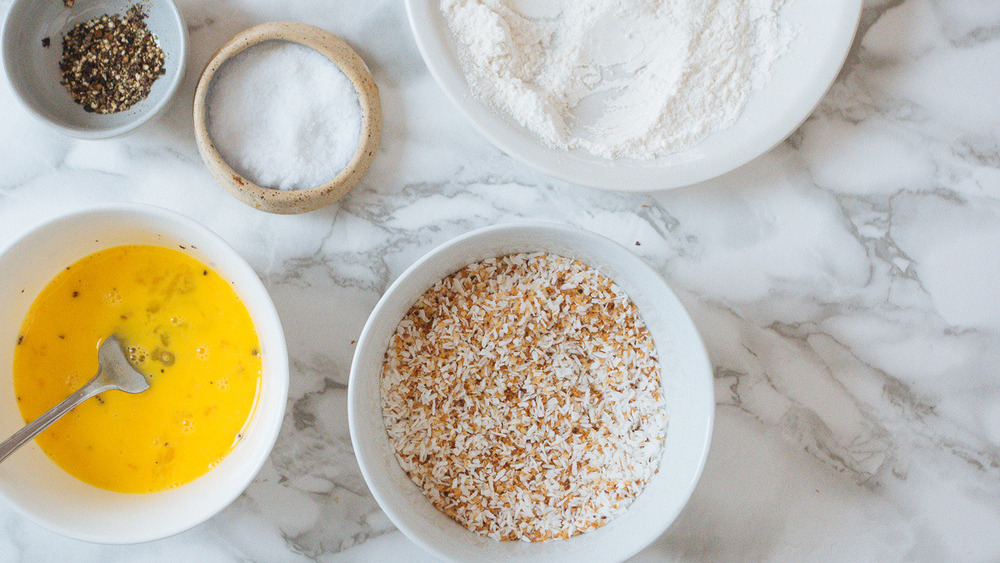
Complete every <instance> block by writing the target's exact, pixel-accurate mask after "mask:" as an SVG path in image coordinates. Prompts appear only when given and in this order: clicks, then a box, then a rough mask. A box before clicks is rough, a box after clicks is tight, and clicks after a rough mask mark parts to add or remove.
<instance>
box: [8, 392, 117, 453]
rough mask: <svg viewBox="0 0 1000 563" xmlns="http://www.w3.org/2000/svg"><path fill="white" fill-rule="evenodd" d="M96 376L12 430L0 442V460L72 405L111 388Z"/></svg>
mask: <svg viewBox="0 0 1000 563" xmlns="http://www.w3.org/2000/svg"><path fill="white" fill-rule="evenodd" d="M98 377H100V374H98V375H96V376H94V378H93V379H91V380H90V381H88V382H87V384H86V385H84V386H83V387H81V388H79V389H77V390H76V391H75V392H74V393H73V394H72V395H70V396H69V397H66V398H65V399H63V400H62V401H60V402H59V404H58V405H56V406H54V407H52V408H51V409H49V410H47V411H45V412H44V413H43V414H42V415H41V416H39V417H38V418H36V419H35V420H32V421H31V422H29V423H28V424H27V426H25V427H24V428H22V429H20V430H18V431H17V432H14V434H13V435H11V437H10V438H7V439H6V440H4V441H3V442H0V462H2V461H3V460H5V459H7V456H9V455H10V454H12V453H14V450H16V449H18V448H20V447H21V446H23V445H24V444H26V443H27V442H28V441H30V440H31V439H32V438H34V437H35V436H37V435H38V434H39V433H41V432H42V430H45V429H46V428H48V427H49V426H50V425H51V424H52V423H53V422H55V421H57V420H59V419H60V418H61V417H62V416H63V415H64V414H66V413H68V412H69V411H71V410H73V407H75V406H77V405H79V404H80V403H82V402H84V401H86V400H87V399H89V398H91V397H93V396H94V395H97V394H99V393H103V392H104V391H107V390H108V389H112V387H111V386H110V385H107V384H105V383H102V382H99V381H98V380H97V379H98Z"/></svg>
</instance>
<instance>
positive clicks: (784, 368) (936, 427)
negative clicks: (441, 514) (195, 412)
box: [0, 0, 1000, 562]
mask: <svg viewBox="0 0 1000 563" xmlns="http://www.w3.org/2000/svg"><path fill="white" fill-rule="evenodd" d="M9 4H10V1H9V0H0V9H2V10H4V11H6V9H7V8H8V6H9ZM180 5H181V8H182V10H183V12H184V15H185V18H186V20H187V22H188V26H189V31H190V34H191V45H192V53H191V58H190V59H189V65H190V66H189V72H188V74H187V76H186V78H185V81H184V83H183V85H182V87H181V92H180V95H179V96H178V98H177V100H176V101H175V102H174V104H173V105H172V107H171V108H170V109H169V111H168V112H167V113H166V115H165V116H164V117H163V118H162V119H160V120H158V121H157V122H155V123H152V124H149V125H148V126H146V127H143V128H142V129H141V130H139V131H138V132H137V133H135V134H133V135H131V136H128V137H125V138H123V139H118V140H111V141H76V140H70V139H67V138H63V137H60V136H58V135H57V134H55V133H52V132H50V131H48V130H47V129H45V128H44V127H42V126H41V125H39V124H38V123H37V122H35V121H34V120H33V119H32V118H31V117H30V116H28V115H27V114H26V113H25V112H24V111H23V110H22V109H21V108H20V107H18V106H17V105H16V104H15V102H14V99H13V96H12V94H11V92H10V89H9V86H8V85H7V82H6V80H2V81H0V107H4V108H6V109H4V110H3V112H2V114H0V162H2V163H3V164H2V166H0V242H4V243H6V242H9V241H11V240H13V239H14V238H15V237H16V236H18V235H19V234H20V233H22V232H23V231H24V230H26V229H27V228H29V227H31V226H32V225H34V224H37V223H38V222H41V221H43V220H45V219H47V218H49V217H51V216H53V215H54V214H57V213H59V212H65V211H70V210H73V209H76V208H79V207H81V206H85V205H89V204H94V203H99V202H109V201H138V202H145V203H151V204H155V205H160V206H163V207H167V208H170V209H174V210H176V211H179V212H181V213H184V214H186V215H188V216H190V217H192V218H194V219H196V220H198V221H200V222H202V223H204V224H206V225H207V226H209V227H210V228H211V229H213V230H214V231H216V232H218V233H219V234H220V235H221V236H222V237H223V238H225V239H226V240H227V241H229V242H230V243H231V244H232V245H233V246H235V247H236V249H237V250H238V251H239V252H240V253H241V254H242V255H243V256H244V257H246V258H247V260H248V261H249V262H250V263H251V265H252V266H253V267H254V268H255V270H256V271H257V272H258V274H259V275H260V276H261V278H262V279H263V280H264V282H265V285H266V286H267V288H268V290H269V291H270V292H271V295H272V298H273V299H274V302H275V305H276V307H277V309H278V312H279V314H280V316H281V318H282V322H283V323H284V327H285V332H286V336H287V339H288V348H289V354H290V358H291V372H292V373H291V387H290V393H289V399H288V408H287V414H286V418H285V421H284V426H283V428H282V431H281V434H280V435H279V438H278V442H277V444H276V446H275V448H274V451H273V452H272V454H271V456H270V459H269V461H268V463H267V464H266V465H265V467H264V469H263V470H262V472H261V473H260V475H259V476H258V477H257V479H256V480H255V481H254V483H253V484H252V485H251V486H250V487H249V488H248V489H247V491H246V492H245V493H244V494H243V495H242V497H240V498H239V499H238V500H237V501H236V502H235V503H234V504H233V505H231V506H230V507H229V508H227V509H226V510H225V511H223V512H222V513H221V514H219V515H218V516H217V517H215V518H213V519H212V520H210V521H209V522H207V523H205V524H203V525H201V526H198V527H196V528H194V529H192V530H190V531H188V532H185V533H183V534H181V535H179V536H176V537H173V538H168V539H166V540H162V541H159V542H154V543H151V544H145V545H139V546H98V545H91V544H86V543H81V542H76V541H73V540H68V539H64V538H61V537H59V536H57V535H54V534H52V533H50V532H48V531H46V530H44V529H42V528H39V527H37V526H36V525H34V524H32V523H30V522H28V521H26V520H25V519H23V518H21V517H20V516H18V515H17V514H16V513H15V512H14V511H13V509H12V508H10V507H9V506H7V505H5V504H0V560H3V561H21V560H23V561H41V560H59V559H72V560H79V561H106V560H113V559H128V560H141V561H168V560H169V561H174V560H199V561H245V560H253V561H306V560H318V561H331V562H333V561H382V560H396V561H430V560H431V558H430V557H429V556H428V555H426V554H424V553H423V552H422V551H420V550H419V548H417V547H416V546H415V545H413V544H412V543H410V542H409V541H408V540H407V539H406V538H405V537H403V536H402V534H400V533H399V532H397V531H395V529H394V528H393V526H392V524H391V523H390V522H389V520H388V519H387V518H386V516H385V515H384V514H383V513H382V512H381V511H380V510H379V508H378V506H377V504H376V503H375V501H374V499H373V498H372V496H371V495H370V494H369V492H368V490H367V488H366V487H365V484H364V481H363V479H362V477H361V474H360V471H359V469H358V465H357V462H356V461H355V458H354V455H353V451H352V448H351V443H350V436H349V433H348V428H347V420H346V385H347V380H348V372H349V368H350V360H351V355H352V353H353V349H354V343H355V340H356V339H357V336H358V334H359V332H360V330H361V327H362V326H363V324H364V321H365V319H366V318H367V315H368V313H369V312H370V311H371V309H372V308H373V307H374V305H375V303H376V302H377V300H378V298H379V297H380V295H381V294H382V292H383V291H384V290H385V289H386V288H387V287H388V285H389V284H390V283H391V282H392V280H393V279H395V277H396V276H398V275H399V274H400V273H401V272H402V271H403V270H404V269H405V268H406V267H407V266H408V265H409V264H411V263H412V262H413V261H415V260H416V259H417V258H418V257H420V256H421V255H422V254H423V253H425V252H427V251H428V250H430V249H431V248H433V247H434V246H436V245H437V244H440V243H442V242H444V241H446V240H448V239H449V238H451V237H453V236H456V235H459V234H462V233H464V232H467V231H469V230H471V229H474V228H477V227H481V226H485V225H490V224H496V223H503V222H510V221H517V220H521V219H538V220H548V221H555V222H560V223H568V224H573V225H577V226H580V227H583V228H587V229H591V230H594V231H596V232H599V233H601V234H604V235H606V236H609V237H611V238H612V239H614V240H616V241H618V242H620V243H622V244H623V245H625V246H626V247H628V248H629V249H630V250H632V251H633V252H635V253H636V254H637V255H638V256H640V257H641V258H642V259H643V260H645V261H646V262H647V263H648V264H650V265H651V266H653V267H654V268H655V269H657V270H658V271H659V272H660V273H662V274H663V276H664V278H665V279H666V280H667V282H668V283H669V284H670V285H671V286H672V287H673V288H674V289H675V290H676V292H677V293H678V295H679V296H680V298H681V300H682V301H683V303H684V304H685V306H687V307H688V309H689V310H690V312H691V314H692V316H693V318H694V320H695V323H696V324H697V326H698V328H699V330H700V331H701V333H702V335H703V336H704V338H705V341H706V343H707V346H708V349H709V353H710V356H711V359H712V362H713V365H714V373H715V395H716V401H717V410H716V427H715V434H714V438H713V442H712V451H711V454H710V457H709V460H708V465H707V467H706V470H705V473H704V476H703V478H702V480H701V482H700V483H699V485H698V488H697V489H696V491H695V493H694V496H693V497H692V499H691V502H690V504H689V505H688V507H687V508H686V509H685V510H684V512H683V513H682V514H681V516H680V518H679V519H678V520H677V522H676V523H675V524H674V525H673V526H672V527H671V528H670V529H669V530H668V531H667V532H666V533H665V534H664V535H663V536H662V537H661V538H660V539H659V540H658V541H657V542H656V543H654V544H653V545H652V546H651V547H650V548H649V549H647V550H646V551H644V552H643V553H641V554H640V555H638V556H637V557H636V558H635V560H636V561H640V562H647V561H664V560H710V561H717V560H776V561H799V560H819V561H859V560H915V561H942V560H962V561H995V560H998V559H1000V373H998V371H1000V370H998V369H997V367H996V366H997V363H998V359H1000V292H998V291H997V289H996V288H997V280H998V279H1000V104H998V103H997V92H1000V64H998V61H1000V3H997V2H993V1H989V0H968V1H966V0H936V1H932V0H886V1H881V0H873V1H870V2H867V3H866V6H865V11H864V14H863V17H862V22H861V26H860V28H859V32H858V35H857V37H856V39H855V42H854V45H853V47H852V50H851V54H850V56H849V58H848V61H847V63H846V64H845V66H844V69H843V70H842V71H841V73H840V75H839V77H838V79H837V81H836V83H835V84H834V85H833V87H832V88H831V90H830V91H829V93H828V94H827V95H826V96H825V97H824V99H823V101H822V102H821V103H820V105H819V107H818V108H817V109H816V111H815V112H814V113H813V114H812V116H811V117H810V118H809V119H808V120H807V121H806V122H805V123H804V124H803V125H802V126H801V127H800V128H799V129H798V130H797V131H796V132H795V133H794V134H793V135H792V136H791V137H790V138H789V139H788V140H786V141H785V142H784V143H782V144H781V145H779V146H778V147H776V148H775V149H774V150H772V151H771V152H769V153H767V154H765V155H764V156H762V157H760V158H758V159H757V160H755V161H753V162H751V163H750V164H748V165H746V166H744V167H742V168H741V169H738V170H736V171H734V172H732V173H730V174H727V175H725V176H723V177H721V178H718V179H716V180H713V181H710V182H706V183H703V184H701V185H698V186H693V187H690V188H684V189H679V190H673V191H669V192H661V193H654V194H618V193H609V192H600V191H595V190H589V189H584V188H579V187H576V186H571V185H568V184H565V183H563V182H560V181H556V180H552V179H549V178H547V177H545V176H544V175H542V174H539V173H537V172H535V171H533V170H531V169H529V168H527V167H525V166H523V165H521V164H520V163H518V162H516V161H514V160H512V159H511V158H509V157H507V156H506V155H504V154H503V153H501V152H500V151H498V150H497V149H496V148H494V147H493V146H492V145H490V144H489V143H488V142H487V141H485V140H484V139H483V138H482V137H480V136H479V135H478V134H477V133H476V132H475V131H474V130H473V129H472V128H471V127H470V126H469V125H468V124H466V123H465V121H464V120H463V119H462V118H461V116H460V115H459V114H458V112H457V111H456V110H455V109H454V108H453V107H451V105H450V104H449V103H448V102H447V100H446V99H445V98H444V95H443V93H442V92H441V91H440V89H439V88H438V87H437V85H436V84H435V83H434V81H433V80H432V79H431V77H430V75H429V73H428V72H427V70H426V68H425V67H424V65H423V63H422V61H421V59H420V57H419V54H418V53H417V50H416V47H415V45H414V43H413V41H412V39H411V37H410V34H409V30H408V27H407V23H406V18H405V13H404V10H403V7H402V4H401V3H400V2H398V1H394V0H383V1H370V2H360V1H354V0H342V1H338V2H321V1H319V0H307V1H302V2H294V3H286V2H279V1H277V0H265V1H260V2H243V1H232V2H207V3H201V2H194V1H193V0H182V1H181V2H180ZM272 20H298V21H305V22H308V23H312V24H314V25H318V26H320V27H323V28H325V29H327V30H329V31H331V32H333V33H335V34H337V35H340V36H341V37H343V38H344V39H345V40H347V41H348V42H350V43H351V44H352V45H353V46H355V47H356V48H357V50H358V51H359V53H360V54H361V55H362V56H363V57H364V58H365V60H366V61H367V62H368V64H369V65H370V67H371V69H372V71H373V73H374V75H375V79H376V81H377V83H378V84H379V87H380V90H381V94H382V100H383V109H384V115H385V133H384V135H383V140H382V145H381V149H380V152H379V154H378V156H377V158H376V160H375V163H374V164H373V166H372V168H371V170H370V172H369V173H368V175H367V176H366V177H365V178H364V180H363V181H362V182H361V184H360V185H359V186H358V187H357V188H356V189H355V190H354V191H353V192H352V193H351V194H350V195H349V196H348V197H347V198H346V199H344V200H343V201H342V202H340V203H338V204H336V205H334V206H331V207H329V208H326V209H324V210H320V211H317V212H314V213H310V214H307V215H302V216H293V217H278V216H271V215H266V214H263V213H259V212H256V211H253V210H251V209H249V208H247V207H244V206H243V205H241V204H239V203H238V202H236V201H235V200H234V199H232V198H230V197H229V196H228V195H227V194H226V193H225V192H223V191H222V189H221V188H219V187H218V186H217V185H215V184H214V182H213V181H212V179H211V177H210V176H209V175H208V173H207V171H206V169H205V167H204V166H203V165H202V163H201V159H200V157H199V156H198V153H197V149H196V147H195V144H194V137H193V133H192V126H191V117H190V112H191V97H192V95H193V91H194V85H195V82H196V80H197V74H198V72H199V71H200V69H201V68H203V67H204V65H205V64H206V63H207V61H208V59H209V58H210V56H211V55H212V53H214V51H215V50H216V49H217V48H219V47H220V46H221V45H222V44H223V43H224V42H225V41H227V40H228V39H229V37H231V36H232V35H233V34H235V33H236V32H238V31H240V30H242V29H244V28H246V27H249V26H250V25H253V24H256V23H261V22H265V21H272Z"/></svg>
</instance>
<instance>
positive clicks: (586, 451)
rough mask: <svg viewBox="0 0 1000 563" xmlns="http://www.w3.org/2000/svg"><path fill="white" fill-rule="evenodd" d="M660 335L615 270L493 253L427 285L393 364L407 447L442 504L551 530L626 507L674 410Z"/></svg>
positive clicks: (490, 519) (602, 519) (520, 530)
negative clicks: (669, 409)
mask: <svg viewBox="0 0 1000 563" xmlns="http://www.w3.org/2000/svg"><path fill="white" fill-rule="evenodd" d="M660 390H661V386H660V367H659V363H658V361H657V358H656V351H655V348H654V345H653V340H652V337H651V336H650V334H649V331H648V330H647V329H646V327H645V324H644V323H643V321H642V318H641V316H640V315H639V312H638V310H637V309H636V307H635V305H634V304H633V303H632V302H631V301H630V300H629V298H628V296H627V295H625V293H624V292H623V291H622V290H621V289H620V288H619V287H618V286H617V285H615V284H614V283H613V282H612V281H611V280H610V279H608V278H607V277H605V276H603V275H601V274H600V273H598V272H597V271H595V270H593V269H591V268H589V267H587V266H584V265H583V264H581V263H580V262H579V261H574V260H571V259H568V258H564V257H561V256H555V255H550V254H543V253H534V254H515V255H509V256H503V257H500V258H495V259H489V260H484V261H482V262H479V263H476V264H472V265H469V266H467V267H465V268H463V269H462V270H460V271H458V272H456V273H455V274H452V275H451V276H448V277H446V278H444V279H442V280H441V281H439V282H438V283H436V284H435V285H434V286H433V287H432V288H431V289H429V290H428V291H427V292H426V293H425V294H424V295H423V296H421V298H420V299H419V300H418V301H417V302H416V303H415V304H414V305H413V307H412V308H411V309H410V311H409V312H408V313H407V314H406V316H405V317H404V318H403V320H402V321H400V323H399V325H398V327H397V329H396V332H395V334H394V335H393V337H392V339H391V341H390V344H389V348H388V350H387V351H386V355H385V362H384V365H383V369H382V379H381V394H382V408H383V417H384V420H385V425H386V429H387V431H388V434H389V440H390V442H391V444H392V446H393V448H394V449H395V452H396V458H397V460H398V461H399V464H400V466H401V467H402V468H403V470H404V471H406V473H407V475H409V476H410V478H411V479H412V480H413V481H414V483H416V484H417V485H418V486H419V487H420V488H421V489H422V490H423V492H424V494H425V495H426V496H427V497H428V498H429V499H430V501H431V502H432V503H433V504H434V506H436V507H437V508H438V509H439V510H441V511H442V512H444V513H445V514H447V515H448V516H450V517H451V518H453V519H455V520H456V521H458V522H459V523H460V524H462V525H463V526H465V527H466V528H468V529H470V530H472V531H474V532H477V533H479V534H482V535H485V536H489V537H491V538H494V539H497V540H522V541H544V540H548V539H554V538H568V537H570V536H573V535H576V534H579V533H582V532H586V531H588V530H592V529H594V528H597V527H599V526H601V525H603V524H605V523H606V522H608V521H609V520H610V519H612V518H613V517H614V516H616V515H617V514H619V513H621V512H623V511H624V510H625V509H626V508H627V507H628V506H629V505H630V504H631V503H632V501H633V500H635V498H636V497H637V496H638V495H639V493H640V492H642V489H643V488H644V487H645V485H646V483H647V481H648V480H649V479H650V478H651V477H652V475H653V474H654V473H655V472H656V469H657V466H658V464H659V458H660V452H661V449H662V445H663V439H664V436H665V434H666V423H667V416H666V413H665V410H664V400H663V397H662V395H661V393H660Z"/></svg>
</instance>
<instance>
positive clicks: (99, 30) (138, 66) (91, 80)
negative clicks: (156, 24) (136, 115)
mask: <svg viewBox="0 0 1000 563" xmlns="http://www.w3.org/2000/svg"><path fill="white" fill-rule="evenodd" d="M145 18H146V13H145V12H144V11H143V9H142V7H141V6H139V5H138V4H136V5H133V6H131V7H130V8H129V9H128V10H127V11H126V12H125V16H124V17H122V16H121V15H119V14H111V15H108V14H105V15H103V16H101V17H99V18H94V19H92V20H90V21H87V22H83V23H79V24H77V25H75V26H73V28H72V29H70V30H69V33H67V34H66V35H65V36H64V37H63V41H62V46H63V55H62V60H61V61H60V62H59V70H60V71H61V73H62V84H63V85H65V86H66V88H67V89H68V90H69V92H70V94H72V95H73V99H74V100H75V101H76V103H78V104H80V105H82V106H83V109H85V110H86V111H89V112H94V113H102V114H107V113H117V112H120V111H125V110H127V109H128V108H130V107H132V106H133V105H135V104H136V103H138V102H140V101H142V100H144V99H146V97H147V96H149V92H150V90H151V89H152V86H153V82H155V81H156V79H157V78H159V77H160V76H162V75H164V74H166V68H165V67H164V60H165V58H166V57H165V55H164V53H163V49H161V48H160V45H159V44H158V43H157V41H156V36H155V35H154V34H153V33H152V32H151V31H150V30H149V28H148V27H146V21H145Z"/></svg>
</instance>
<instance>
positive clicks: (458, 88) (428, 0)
mask: <svg viewBox="0 0 1000 563" xmlns="http://www.w3.org/2000/svg"><path fill="white" fill-rule="evenodd" d="M861 4H862V0H832V1H831V0H788V3H787V5H786V6H785V7H784V8H783V9H782V13H781V17H782V18H783V20H784V21H785V22H787V23H789V24H790V25H792V26H793V28H794V29H795V38H794V39H793V40H792V43H791V45H790V48H789V51H788V52H787V53H785V54H784V55H783V56H782V57H781V58H780V59H779V60H778V62H777V64H776V65H775V68H774V74H773V76H772V78H771V80H770V82H769V83H768V84H767V85H766V86H765V87H764V88H763V89H761V90H758V91H757V92H755V93H754V95H753V97H752V98H751V99H750V101H749V103H748V104H747V107H746V109H745V110H744V112H743V114H742V115H741V116H740V118H739V119H738V120H737V122H736V123H735V124H733V126H732V127H729V128H728V129H725V130H722V131H719V132H717V133H714V134H712V135H710V136H709V137H708V138H706V139H705V140H704V141H703V142H701V143H700V144H699V145H697V146H696V147H694V148H692V149H690V150H688V151H684V152H681V153H676V154H673V155H668V156H665V157H660V158H658V159H655V160H650V161H639V160H632V159H618V160H614V161H609V160H605V159H602V158H598V157H596V156H593V155H591V154H590V153H588V152H586V151H583V150H573V151H563V150H558V149H552V148H549V147H547V146H545V145H544V144H542V142H541V141H540V140H538V139H537V138H536V137H535V136H534V135H533V134H532V133H530V132H529V131H527V130H526V129H524V128H523V127H521V126H520V125H518V124H517V123H515V122H514V121H511V120H509V119H508V118H506V117H505V116H502V115H501V114H499V113H497V112H495V111H494V110H493V109H491V108H490V107H489V106H487V105H486V104H484V103H482V102H480V101H479V100H477V99H476V98H475V97H474V96H473V95H472V94H471V93H470V92H469V88H468V84H467V83H466V81H465V75H464V74H463V73H462V67H461V64H460V63H459V60H458V55H457V52H456V48H455V43H454V39H453V36H452V34H451V31H450V30H449V29H448V24H447V22H446V20H445V18H444V15H443V14H442V13H441V10H440V0H406V11H407V14H408V15H409V19H410V27H411V29H412V30H413V35H414V38H415V39H416V42H417V47H418V48H419V49H420V54H421V55H422V56H423V58H424V62H426V63H427V67H428V68H429V69H430V71H431V74H432V75H433V76H434V79H435V80H437V82H438V84H440V85H441V88H442V89H444V91H445V94H447V96H448V97H449V98H450V99H451V101H452V102H454V103H455V105H457V106H458V108H459V110H461V112H462V113H463V114H464V115H465V117H466V118H467V119H468V120H469V122H470V123H472V126H473V127H475V128H476V129H477V130H478V131H479V132H480V133H482V134H483V136H485V137H486V138H487V139H489V140H490V141H491V142H493V144H495V145H496V146H497V147H499V148H500V149H501V150H503V151H504V152H506V153H508V154H510V155H511V156H513V157H514V158H516V159H518V160H520V161H522V162H524V163H526V164H528V165H530V166H533V167H535V168H537V169H539V170H541V171H542V172H544V173H546V174H548V175H550V176H553V177H555V178H560V179H563V180H566V181H569V182H573V183H575V184H580V185H583V186H590V187H595V188H604V189H613V190H622V191H648V190H661V189H669V188H677V187H681V186H687V185H691V184H695V183H698V182H702V181H704V180H708V179H710V178H714V177H716V176H719V175H721V174H724V173H726V172H729V171H730V170H733V169H734V168H737V167H739V166H742V165H743V164H746V163H747V162H749V161H751V160H753V159H754V158H756V157H758V156H760V155H761V154H763V153H765V152H767V151H768V150H770V149H771V148H772V147H774V146H775V145H776V144H778V143H780V142H781V141H782V140H784V139H785V137H787V136H788V135H789V134H790V133H791V132H792V131H794V130H795V128H796V127H798V126H799V125H800V124H801V123H802V122H803V121H804V120H805V119H806V118H807V117H808V116H809V114H810V113H812V110H813V109H814V108H815V107H816V104H818V103H819V101H820V99H821V98H822V97H823V94H825V93H826V91H827V89H829V87H830V84H832V83H833V80H834V78H836V76H837V73H838V72H839V71H840V68H841V66H842V65H843V63H844V59H845V58H846V57H847V52H848V50H849V49H850V46H851V42H852V40H853V38H854V32H855V30H856V29H857V26H858V19H859V18H860V15H861Z"/></svg>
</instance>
